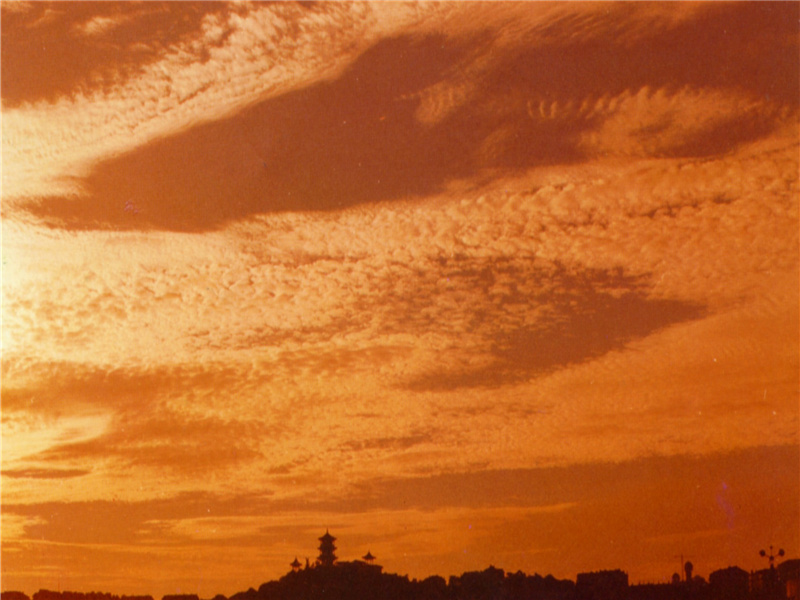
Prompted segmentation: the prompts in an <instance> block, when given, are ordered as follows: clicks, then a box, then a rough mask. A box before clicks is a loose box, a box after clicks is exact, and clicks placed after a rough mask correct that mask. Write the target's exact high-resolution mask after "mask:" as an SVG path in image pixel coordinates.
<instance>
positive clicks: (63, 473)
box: [2, 469, 91, 479]
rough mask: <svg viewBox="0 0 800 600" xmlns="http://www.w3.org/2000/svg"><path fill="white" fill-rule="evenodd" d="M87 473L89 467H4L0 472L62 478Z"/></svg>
mask: <svg viewBox="0 0 800 600" xmlns="http://www.w3.org/2000/svg"><path fill="white" fill-rule="evenodd" d="M89 473H91V471H90V470H89V469H5V470H3V472H2V474H3V476H4V477H13V478H15V479H64V478H67V477H83V476H84V475H88V474H89Z"/></svg>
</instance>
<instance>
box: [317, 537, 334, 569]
mask: <svg viewBox="0 0 800 600" xmlns="http://www.w3.org/2000/svg"><path fill="white" fill-rule="evenodd" d="M335 541H336V538H335V537H333V536H332V535H331V534H330V533H328V530H327V529H326V530H325V535H323V536H322V537H321V538H319V558H318V559H317V560H318V561H319V564H320V565H322V566H323V567H331V566H333V563H335V562H336V554H334V552H335V551H336V546H334V545H333V542H335Z"/></svg>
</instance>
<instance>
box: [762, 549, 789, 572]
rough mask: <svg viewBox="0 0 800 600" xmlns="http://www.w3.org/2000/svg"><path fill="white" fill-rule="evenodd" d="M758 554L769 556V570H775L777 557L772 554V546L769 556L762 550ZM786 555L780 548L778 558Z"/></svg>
mask: <svg viewBox="0 0 800 600" xmlns="http://www.w3.org/2000/svg"><path fill="white" fill-rule="evenodd" d="M758 554H759V556H764V557H767V556H768V557H769V568H770V569H774V568H775V556H776V555H775V554H774V553H773V552H772V545H770V547H769V554H767V551H766V550H762V551H761V552H759V553H758ZM784 554H785V552H784V551H783V548H779V549H778V554H777V556H783V555H784Z"/></svg>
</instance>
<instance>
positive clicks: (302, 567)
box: [3, 529, 800, 599]
mask: <svg viewBox="0 0 800 600" xmlns="http://www.w3.org/2000/svg"><path fill="white" fill-rule="evenodd" d="M325 535H329V531H328V530H327V529H326V531H325ZM318 539H319V541H322V538H318ZM332 539H333V541H334V542H335V541H336V540H338V538H336V537H333V538H332ZM338 550H339V548H338V547H337V546H334V547H333V551H335V552H338ZM319 551H320V556H319V557H318V558H316V559H313V560H312V559H311V557H304V560H305V562H302V561H299V560H298V556H300V555H299V554H298V555H296V556H295V557H294V561H293V562H292V563H289V570H288V571H286V572H284V573H283V574H282V575H279V576H275V577H274V578H272V579H268V580H266V581H263V582H261V584H258V585H263V584H264V583H269V582H278V581H280V580H282V579H283V578H284V577H286V576H288V575H291V574H292V573H300V572H303V571H306V570H309V569H311V570H314V569H323V568H325V569H332V568H335V567H337V566H340V565H352V564H354V563H358V564H362V565H370V566H372V565H374V566H375V567H377V568H378V569H379V572H381V573H383V574H386V575H399V576H400V577H406V578H408V579H409V580H411V581H423V580H424V579H427V578H431V577H442V578H443V579H444V580H445V582H446V583H447V585H448V586H449V585H450V584H451V581H450V580H451V578H453V577H456V578H460V577H462V576H464V575H466V574H469V573H476V572H485V571H488V570H492V569H498V570H500V571H502V572H503V573H504V575H505V576H508V575H516V574H520V573H522V574H524V575H526V576H528V577H542V578H548V577H553V575H552V574H551V573H539V572H535V573H534V572H531V573H526V572H524V571H522V570H520V569H518V570H516V571H511V570H508V569H503V568H502V567H498V566H496V565H493V564H492V565H487V566H486V567H484V568H483V569H477V570H473V571H464V572H462V573H457V574H455V573H452V574H449V575H447V576H445V575H443V574H439V573H432V574H430V575H428V576H427V577H413V578H412V577H410V576H409V575H408V574H402V573H390V572H388V571H386V570H384V569H383V565H382V564H380V563H379V562H376V561H377V558H378V557H375V556H372V553H371V551H369V550H368V551H367V555H365V556H360V557H357V558H354V559H342V558H340V557H338V556H335V557H334V560H333V561H332V562H331V563H330V564H327V565H326V564H324V563H322V562H320V561H321V560H322V554H321V552H322V548H321V547H320V548H319ZM759 556H760V558H762V559H766V560H767V561H768V562H767V566H764V565H763V564H762V565H761V567H762V568H756V569H750V570H749V571H748V570H747V569H743V570H745V571H748V572H749V573H750V574H751V575H753V574H754V573H757V572H769V571H771V570H772V569H773V566H774V567H775V568H778V569H779V568H780V566H781V565H782V564H784V563H797V562H800V557H794V558H793V557H786V554H785V551H784V550H783V549H782V548H780V549H778V548H774V547H773V546H770V547H769V551H767V550H766V549H762V550H761V551H760V552H759ZM367 558H369V560H367ZM682 560H683V556H681V561H682ZM688 563H691V561H687V562H681V563H679V567H680V568H679V569H678V570H676V571H675V572H674V573H673V574H672V575H671V576H670V577H668V578H664V579H662V580H659V581H636V582H633V581H630V580H629V583H628V585H629V586H647V585H674V584H675V579H674V578H675V577H676V576H677V577H678V578H679V581H680V582H682V583H687V581H688V580H687V577H688V574H687V570H686V569H687V568H688ZM762 563H763V561H762ZM731 568H739V569H741V568H742V567H740V566H739V565H729V566H727V567H719V568H718V569H712V570H710V571H709V572H708V573H707V574H706V576H703V575H702V574H700V573H698V572H697V571H695V570H694V563H691V573H692V574H693V575H692V581H694V582H695V583H696V582H697V578H700V579H701V580H702V581H703V582H704V583H708V581H709V575H711V574H713V573H714V572H715V571H721V570H726V569H731ZM604 572H605V573H608V572H622V573H624V574H625V576H626V577H628V572H627V570H626V569H625V568H623V567H616V568H609V569H594V570H589V571H584V572H581V573H576V574H575V576H574V577H557V578H556V580H558V581H571V582H572V583H575V582H576V580H577V579H578V578H579V576H580V575H586V574H594V573H604ZM243 585H248V584H246V583H244V584H243ZM252 589H257V588H255V587H254V584H252V583H251V584H249V586H248V587H247V588H246V589H245V588H244V587H243V588H242V589H240V590H238V591H236V592H233V593H232V594H228V595H224V596H225V597H228V598H230V597H232V596H235V595H237V594H240V593H246V592H247V591H248V590H252ZM37 591H38V592H41V591H48V592H55V593H59V594H60V593H76V594H111V595H113V596H117V597H126V596H125V595H124V594H116V593H115V592H114V591H111V590H99V589H94V588H93V589H92V590H67V589H63V590H62V589H58V590H48V589H39V590H37ZM7 592H12V593H17V592H21V593H23V594H25V595H27V596H28V597H29V598H31V597H33V595H34V594H35V593H36V592H32V593H30V594H28V592H27V591H26V590H18V589H15V590H8V589H3V593H7ZM170 595H172V596H175V595H177V596H181V595H185V596H192V595H198V596H199V594H196V593H195V592H191V591H182V592H173V593H172V594H165V596H170ZM219 595H220V594H219V593H216V594H212V595H208V596H206V597H205V598H206V599H208V598H212V597H214V598H215V597H218V596H219ZM139 596H140V597H141V596H151V597H153V598H158V596H154V595H152V594H140V595H139ZM127 597H134V596H127ZM199 597H201V598H204V597H203V596H199Z"/></svg>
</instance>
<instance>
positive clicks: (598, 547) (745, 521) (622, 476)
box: [3, 446, 798, 594]
mask: <svg viewBox="0 0 800 600" xmlns="http://www.w3.org/2000/svg"><path fill="white" fill-rule="evenodd" d="M797 461H798V448H797V446H779V447H763V448H754V449H750V450H747V451H738V452H734V453H721V454H713V455H710V456H676V457H670V458H665V457H653V458H648V459H642V460H637V461H627V462H622V463H614V464H603V463H594V464H584V465H575V466H571V467H564V468H547V469H530V468H527V469H517V470H497V471H483V472H472V473H451V474H444V475H437V476H432V477H421V478H419V477H418V478H386V477H384V478H379V479H373V480H367V481H363V482H360V483H356V484H355V485H353V486H352V487H351V489H350V490H349V492H348V493H347V494H346V495H343V496H341V497H338V498H325V497H321V496H320V495H318V494H315V493H310V494H308V495H307V496H306V497H305V498H303V499H302V500H300V501H298V499H292V500H282V499H276V498H272V497H271V496H269V495H267V494H263V493H261V494H259V493H250V494H230V493H222V492H218V491H213V490H205V491H202V492H193V493H184V494H176V495H173V496H171V497H163V498H152V499H148V500H143V501H139V502H119V501H116V502H115V501H97V502H49V503H35V504H25V505H21V504H13V503H5V502H4V512H3V518H4V519H16V520H17V521H18V522H19V525H20V526H21V527H23V528H24V529H23V532H24V533H23V534H22V535H20V536H19V537H15V538H14V540H12V543H13V544H14V547H15V548H16V549H17V553H16V554H14V555H12V554H10V553H7V552H8V551H7V549H6V546H7V544H6V540H5V538H4V562H5V561H10V562H11V563H13V564H11V567H12V568H11V570H12V571H15V569H14V568H13V567H14V566H15V565H16V564H18V563H20V562H24V561H25V560H27V559H28V558H29V557H30V556H31V553H32V552H36V553H39V554H40V555H42V556H51V555H52V553H53V552H55V549H56V548H58V547H62V548H63V547H64V545H71V546H74V547H78V548H80V549H81V551H82V552H84V555H85V553H95V552H97V553H98V554H105V555H106V556H108V555H109V554H111V555H113V556H117V557H119V556H130V557H131V561H133V562H134V563H135V564H137V569H138V571H139V572H149V571H150V570H152V569H156V570H158V569H159V568H160V569H163V565H164V564H171V565H172V564H173V561H175V560H176V559H177V557H178V556H186V553H187V552H191V553H192V555H193V556H196V557H197V560H206V559H207V558H208V555H216V556H218V557H219V556H220V555H223V556H225V557H227V558H226V560H230V561H231V563H232V564H234V563H235V564H238V565H240V566H239V569H242V572H238V571H237V572H236V573H233V574H231V575H230V576H229V577H227V578H221V579H220V580H215V581H214V585H216V586H218V587H217V588H216V589H213V590H209V594H210V593H216V592H219V591H221V590H223V589H225V590H228V593H233V592H235V591H238V590H239V589H241V588H242V587H244V586H246V585H248V584H247V583H244V584H243V583H242V581H245V582H247V581H250V582H251V583H250V584H251V585H253V584H257V583H258V582H259V581H261V579H263V578H265V577H277V576H279V575H281V574H283V573H285V572H286V571H288V568H289V567H288V563H289V562H290V560H291V558H292V557H293V556H295V555H299V556H301V557H302V556H304V554H307V555H310V556H311V557H312V558H313V556H314V555H315V553H316V548H315V547H316V538H317V537H318V536H319V534H320V533H321V532H322V531H324V529H325V527H326V526H327V527H329V528H330V530H331V532H332V533H333V534H334V535H336V536H337V537H338V538H339V539H338V544H337V545H338V546H339V555H340V556H341V557H342V558H343V559H350V558H351V557H355V556H361V555H362V554H363V553H365V552H366V550H367V549H369V550H371V551H372V552H373V554H375V555H377V556H378V557H379V562H380V563H381V564H382V565H384V568H385V569H386V570H387V571H389V572H400V573H409V574H411V575H412V576H414V577H419V578H421V577H425V576H427V575H430V574H434V573H439V574H445V575H447V574H449V573H451V572H452V574H458V573H460V572H461V571H464V570H475V569H482V568H485V566H486V565H487V564H494V565H496V566H498V567H501V568H504V569H506V570H510V571H514V570H516V569H523V570H525V571H526V572H528V573H533V572H542V573H553V574H555V575H556V576H557V577H569V578H574V577H575V573H573V572H571V571H570V570H568V568H567V567H565V565H566V564H572V565H574V569H578V570H587V569H592V568H606V567H607V568H617V567H620V566H622V567H623V568H626V570H628V571H629V572H630V575H631V577H632V578H634V579H639V578H653V577H656V576H659V574H660V575H661V576H665V577H666V576H668V575H669V574H671V572H672V571H673V570H674V569H673V568H672V567H671V565H672V562H673V561H672V559H671V558H663V559H657V560H656V561H655V563H656V564H653V565H650V567H649V568H650V570H644V569H643V568H642V567H639V568H631V567H629V566H628V565H629V563H628V562H627V559H626V558H625V551H626V550H625V544H634V545H636V547H637V548H641V549H642V550H641V551H642V552H646V553H647V554H648V555H652V556H666V557H671V556H672V555H673V554H675V553H676V552H679V551H680V547H681V545H682V544H685V543H687V542H691V544H693V545H694V547H696V548H699V550H698V552H702V555H703V556H704V557H705V559H704V561H703V565H702V566H701V565H698V569H699V570H700V572H701V573H707V571H706V570H705V569H709V570H710V568H711V567H710V566H709V565H712V564H720V563H725V562H726V561H731V562H733V563H736V564H744V565H747V564H751V562H752V561H753V560H754V558H753V557H750V558H747V556H745V554H744V552H748V553H749V552H752V551H751V550H742V549H739V548H738V547H737V546H735V545H732V544H733V543H734V542H735V540H737V539H739V538H743V539H752V536H755V535H757V534H758V533H759V532H761V533H763V531H774V532H776V533H777V532H778V530H780V531H782V532H783V533H784V535H785V532H786V531H793V530H794V529H797V528H796V527H795V528H792V526H793V525H794V524H796V519H797V514H796V511H795V510H794V507H795V506H796V502H797V489H796V485H795V478H794V477H792V474H793V473H794V471H796V469H793V466H795V465H796V464H797ZM665 473H667V474H668V476H667V477H665ZM764 475H766V476H767V478H768V480H769V485H768V486H766V487H762V485H761V484H762V482H763V476H764ZM723 485H724V486H725V488H724V489H725V490H727V491H726V493H727V494H728V496H727V500H728V501H729V502H731V503H732V504H733V505H735V506H736V507H737V514H736V520H735V522H734V523H733V524H732V527H729V526H728V525H729V523H728V516H727V513H726V512H725V511H724V510H723V509H722V508H721V507H720V506H719V504H718V502H717V496H718V494H719V493H720V491H721V490H723V487H722V486H723ZM758 490H760V492H758ZM753 497H758V499H759V500H758V502H753V500H752V499H753ZM665 498H666V499H667V500H668V502H666V503H664V502H663V500H664V499H665ZM657 499H660V500H657ZM764 502H768V503H774V506H775V507H776V510H774V511H771V515H770V516H769V518H768V519H767V521H762V520H761V517H760V516H763V515H762V513H763V511H762V510H761V507H762V506H763V503H764ZM620 507H622V508H623V509H624V512H623V513H620V512H619V508H620ZM786 515H789V517H790V519H793V520H794V522H792V521H788V522H787V521H786V520H785V518H786V517H785V516H786ZM620 520H624V521H625V522H626V525H625V526H621V527H620V526H619V525H620V523H618V521H620ZM76 525H77V526H76ZM701 531H705V532H716V533H715V535H707V536H698V532H701ZM578 532H580V535H576V534H577V533H578ZM33 540H38V542H36V546H35V547H34V546H31V545H30V544H32V543H33V542H32V541H33ZM574 540H580V542H573V541H574ZM587 540H588V541H590V542H591V543H587ZM795 540H796V536H795ZM612 541H613V543H612ZM793 543H796V541H793V540H791V539H789V540H788V541H787V543H786V545H791V544H793ZM99 545H102V547H100V546H99ZM254 547H258V548H259V560H258V565H257V566H256V565H255V564H253V565H251V564H250V563H249V562H248V560H247V558H246V557H247V556H250V555H252V553H253V549H254ZM190 549H191V550H190ZM570 554H573V555H574V556H575V557H576V558H577V561H576V562H575V563H568V562H565V558H566V557H567V556H568V555H570ZM454 556H456V557H457V558H455V559H454V558H453V557H454ZM748 556H749V554H748ZM748 561H750V562H748ZM115 562H116V565H117V566H116V567H114V566H113V564H109V566H108V568H107V569H106V571H105V572H106V576H107V577H120V575H121V573H120V567H119V565H121V564H126V565H128V564H131V563H130V562H128V561H120V560H117V561H115ZM156 565H158V566H159V567H157V566H156ZM444 565H450V566H449V567H447V566H444ZM174 566H175V574H176V576H179V574H180V576H181V577H182V578H186V580H187V581H188V578H190V577H191V576H192V575H191V572H185V569H184V568H182V567H180V566H179V565H177V564H175V565H174ZM251 569H252V571H251ZM265 569H266V571H265ZM77 572H79V571H76V573H77ZM240 577H245V579H244V580H242V579H240ZM254 578H258V579H254ZM157 579H158V577H155V579H154V581H155V580H157ZM184 585H185V582H184ZM209 585H210V584H209ZM235 586H239V587H235ZM148 591H149V593H154V590H152V589H150V590H148Z"/></svg>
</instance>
